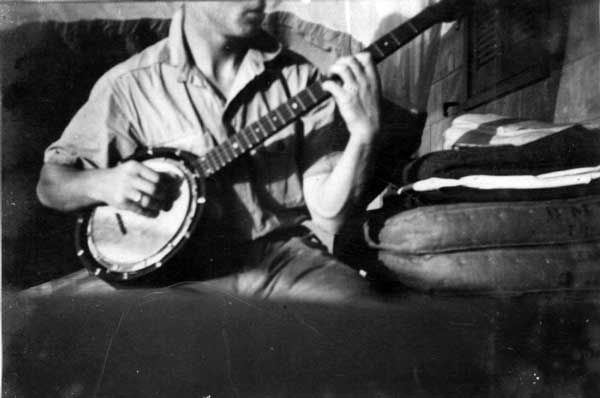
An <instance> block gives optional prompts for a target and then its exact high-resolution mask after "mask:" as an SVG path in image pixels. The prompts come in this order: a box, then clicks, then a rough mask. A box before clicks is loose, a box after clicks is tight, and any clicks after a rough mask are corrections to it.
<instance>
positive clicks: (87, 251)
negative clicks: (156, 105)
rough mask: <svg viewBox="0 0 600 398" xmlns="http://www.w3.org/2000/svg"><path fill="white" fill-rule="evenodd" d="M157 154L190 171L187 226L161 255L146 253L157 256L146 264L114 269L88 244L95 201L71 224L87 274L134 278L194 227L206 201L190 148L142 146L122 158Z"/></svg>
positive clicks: (161, 261)
mask: <svg viewBox="0 0 600 398" xmlns="http://www.w3.org/2000/svg"><path fill="white" fill-rule="evenodd" d="M158 158H167V159H171V160H174V161H177V162H181V163H183V166H185V168H187V169H188V171H189V172H190V175H191V179H192V181H193V184H190V185H191V188H190V189H191V191H195V192H190V193H191V197H192V198H193V199H194V200H195V210H194V214H193V215H192V216H191V221H190V222H189V223H187V224H189V226H188V227H187V229H186V230H184V231H183V234H182V235H181V237H180V238H179V240H178V242H176V243H175V244H172V243H171V242H169V243H168V244H167V245H166V247H165V248H163V249H161V250H160V251H159V253H160V252H163V251H164V252H165V254H164V255H157V253H153V254H152V255H149V256H148V258H155V257H159V258H158V259H157V260H153V261H152V262H148V263H147V265H143V266H142V268H141V269H137V270H135V271H127V272H121V271H115V270H111V269H109V268H108V267H107V266H106V264H105V262H102V261H100V260H99V259H98V258H96V256H95V255H94V251H95V250H94V249H93V248H91V247H90V244H89V241H90V239H89V238H90V235H89V230H90V224H91V222H92V218H93V215H94V213H95V210H96V208H98V207H100V206H103V205H97V206H93V207H91V208H88V209H86V210H85V211H84V212H83V213H81V214H80V215H79V216H78V218H77V223H76V226H75V247H76V250H77V257H79V259H80V260H81V261H82V263H83V265H84V266H85V267H86V268H87V269H88V271H89V273H90V274H92V275H95V276H98V277H99V278H101V279H104V280H106V281H109V282H126V281H128V280H134V279H138V278H140V277H142V276H144V275H147V274H149V273H151V272H153V271H156V270H158V269H160V268H162V267H164V266H165V264H166V263H167V262H168V261H169V260H170V259H171V258H172V257H173V256H174V255H175V254H177V253H178V252H179V251H180V249H181V248H182V247H183V246H184V245H185V244H186V243H187V242H188V240H189V239H190V237H191V235H192V232H193V231H194V230H195V229H196V226H197V224H198V221H199V220H200V218H201V216H202V210H203V208H204V203H205V201H206V197H205V192H204V179H203V176H202V175H201V174H200V172H199V168H198V167H197V166H196V161H197V156H196V155H195V154H193V153H191V152H187V151H184V150H180V149H175V148H166V147H161V148H146V149H142V150H140V151H137V152H135V153H134V154H133V155H132V156H130V157H128V158H126V159H124V160H123V162H125V161H128V160H136V161H145V160H151V159H158ZM182 227H183V224H182ZM178 235H179V232H178ZM147 261H148V259H144V260H142V261H140V262H141V263H146V262H147ZM107 262H108V261H107Z"/></svg>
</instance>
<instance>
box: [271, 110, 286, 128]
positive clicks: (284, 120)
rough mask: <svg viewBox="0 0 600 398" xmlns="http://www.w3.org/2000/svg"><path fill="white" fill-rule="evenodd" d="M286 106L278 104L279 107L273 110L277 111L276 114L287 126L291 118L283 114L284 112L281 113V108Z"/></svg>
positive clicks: (282, 123) (283, 124)
mask: <svg viewBox="0 0 600 398" xmlns="http://www.w3.org/2000/svg"><path fill="white" fill-rule="evenodd" d="M283 108H284V107H282V106H278V107H277V108H275V109H274V110H273V111H274V112H275V114H276V115H277V116H278V117H279V120H280V121H281V125H282V126H285V125H286V124H287V122H288V120H289V119H287V118H286V117H284V116H283V114H282V113H281V110H282V109H283Z"/></svg>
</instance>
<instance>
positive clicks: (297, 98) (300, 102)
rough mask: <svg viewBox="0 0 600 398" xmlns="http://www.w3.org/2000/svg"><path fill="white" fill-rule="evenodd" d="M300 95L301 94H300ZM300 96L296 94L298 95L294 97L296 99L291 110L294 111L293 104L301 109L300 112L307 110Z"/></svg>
mask: <svg viewBox="0 0 600 398" xmlns="http://www.w3.org/2000/svg"><path fill="white" fill-rule="evenodd" d="M300 94H302V93H300ZM300 94H298V95H296V97H294V98H296V100H295V102H292V105H291V106H292V109H294V104H295V103H297V104H298V106H301V107H302V111H305V110H307V109H308V108H307V106H306V104H305V103H304V101H302V97H301V96H300Z"/></svg>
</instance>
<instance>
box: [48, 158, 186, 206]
mask: <svg viewBox="0 0 600 398" xmlns="http://www.w3.org/2000/svg"><path fill="white" fill-rule="evenodd" d="M180 182H181V181H179V180H178V179H176V178H173V177H172V176H168V175H164V173H158V172H156V171H154V170H152V169H151V168H149V167H148V166H145V165H144V164H142V163H140V162H137V161H134V160H130V161H127V162H124V163H122V164H119V165H117V166H115V167H112V168H107V169H87V170H80V169H76V168H74V167H72V166H68V165H61V164H55V163H46V164H44V166H43V167H42V172H41V175H40V180H39V182H38V186H37V193H38V198H39V199H40V201H41V202H42V204H44V205H45V206H48V207H51V208H53V209H56V210H60V211H73V210H79V209H82V208H85V207H88V206H92V205H98V204H107V205H110V206H112V207H116V208H119V209H123V210H129V211H133V212H135V213H138V214H143V215H145V216H148V217H156V216H157V215H158V213H159V212H160V211H161V210H169V209H170V208H171V206H172V204H173V201H174V200H175V199H176V198H177V196H178V195H179V188H180Z"/></svg>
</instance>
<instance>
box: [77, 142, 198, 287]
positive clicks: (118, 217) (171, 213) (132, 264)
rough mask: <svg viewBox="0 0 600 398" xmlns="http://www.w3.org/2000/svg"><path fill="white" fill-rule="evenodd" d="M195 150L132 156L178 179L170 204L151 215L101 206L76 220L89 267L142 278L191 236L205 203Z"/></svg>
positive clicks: (111, 275)
mask: <svg viewBox="0 0 600 398" xmlns="http://www.w3.org/2000/svg"><path fill="white" fill-rule="evenodd" d="M192 156H193V155H191V154H188V153H185V156H182V152H181V151H172V150H168V149H158V150H156V149H155V150H154V151H152V152H150V153H146V154H145V155H144V156H142V157H139V156H138V157H137V158H136V157H134V158H133V159H135V160H138V161H140V162H141V163H142V164H144V165H145V166H147V167H150V168H151V169H153V170H155V171H156V172H158V173H160V174H161V175H166V176H168V178H169V179H170V180H172V181H176V183H177V186H178V187H179V192H178V195H177V196H176V199H175V200H174V201H173V203H172V206H171V207H170V209H169V210H162V211H160V213H159V214H158V216H156V217H147V216H143V215H140V214H137V213H134V212H131V211H127V210H121V209H117V208H114V207H111V206H97V207H95V208H93V209H91V210H90V211H89V212H88V213H86V214H85V215H84V216H82V217H80V218H79V219H78V221H77V250H78V252H77V255H78V256H79V257H80V258H81V259H82V260H83V263H84V265H85V266H86V267H87V268H88V270H89V271H90V272H91V273H93V274H94V275H97V276H99V277H101V278H102V279H105V280H109V281H127V280H131V279H136V278H139V277H140V276H143V275H146V274H148V273H150V272H152V271H155V270H157V269H159V268H161V267H162V266H163V265H164V264H165V262H167V261H168V260H169V259H170V258H171V257H172V256H173V255H174V254H175V253H176V252H177V251H179V250H180V249H181V247H182V246H183V245H184V244H185V243H186V242H187V240H188V239H189V238H190V236H191V234H192V232H193V230H194V228H195V226H196V224H197V222H198V220H199V218H200V216H201V214H202V209H203V207H204V202H205V196H204V184H203V180H202V178H201V177H200V176H199V174H198V173H197V172H196V170H194V169H193V167H192V163H191V162H192V159H191V157H192Z"/></svg>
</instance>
